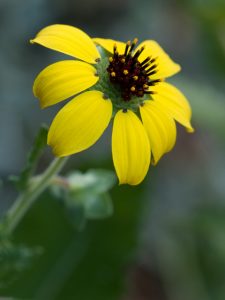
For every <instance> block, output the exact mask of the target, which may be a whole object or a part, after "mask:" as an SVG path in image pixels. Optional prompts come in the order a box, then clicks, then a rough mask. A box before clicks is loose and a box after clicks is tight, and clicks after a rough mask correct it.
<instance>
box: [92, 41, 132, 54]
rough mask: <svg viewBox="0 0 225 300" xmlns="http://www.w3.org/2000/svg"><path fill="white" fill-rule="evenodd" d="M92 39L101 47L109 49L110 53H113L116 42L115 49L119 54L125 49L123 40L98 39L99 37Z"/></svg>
mask: <svg viewBox="0 0 225 300" xmlns="http://www.w3.org/2000/svg"><path fill="white" fill-rule="evenodd" d="M93 41H94V42H95V43H96V44H97V45H100V46H101V47H102V48H104V49H105V50H107V51H109V52H110V53H113V47H114V45H115V44H116V46H117V50H118V52H119V54H123V53H124V51H125V47H126V44H125V43H123V42H119V41H114V40H110V39H100V38H94V39H93Z"/></svg>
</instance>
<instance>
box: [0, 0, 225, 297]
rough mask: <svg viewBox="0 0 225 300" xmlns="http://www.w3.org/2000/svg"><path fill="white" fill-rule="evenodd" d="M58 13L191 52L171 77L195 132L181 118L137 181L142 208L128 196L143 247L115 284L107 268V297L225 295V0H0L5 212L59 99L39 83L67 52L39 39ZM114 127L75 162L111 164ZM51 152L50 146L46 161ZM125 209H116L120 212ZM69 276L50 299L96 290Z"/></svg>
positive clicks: (174, 53)
mask: <svg viewBox="0 0 225 300" xmlns="http://www.w3.org/2000/svg"><path fill="white" fill-rule="evenodd" d="M55 23H62V24H70V25H74V26H77V27H80V28H81V29H83V30H84V31H86V32H87V33H88V34H89V35H90V36H93V37H105V38H113V39H118V40H124V41H126V40H129V39H132V38H134V37H138V38H139V40H140V41H141V40H143V39H155V40H156V41H158V42H159V43H160V44H161V45H162V47H163V48H164V49H165V50H166V51H167V52H168V53H169V54H170V55H171V57H172V58H173V59H174V60H175V61H177V62H179V63H180V64H181V66H182V73H181V74H180V75H176V77H175V78H172V79H171V80H170V82H172V83H174V84H175V85H176V86H177V87H179V88H180V89H181V90H182V91H183V93H184V94H185V95H186V96H187V98H188V99H189V101H190V103H191V105H192V109H193V125H194V127H195V129H196V132H195V133H194V134H193V135H189V134H187V133H186V132H185V131H184V129H183V128H180V127H179V126H178V139H177V144H176V146H175V149H174V150H173V151H172V152H171V153H169V154H167V155H166V156H165V157H164V158H163V159H162V160H161V161H160V162H159V164H158V166H156V167H152V168H151V170H150V172H149V175H148V176H147V179H146V180H145V182H144V184H143V185H142V186H141V187H138V188H137V190H136V191H137V192H136V194H135V195H136V198H137V201H138V203H139V204H137V203H136V202H135V203H136V204H135V205H137V206H138V207H139V209H138V210H137V211H138V212H137V215H136V216H135V217H134V216H133V215H132V213H133V212H132V213H131V210H129V209H128V210H127V213H126V211H124V209H125V208H124V207H126V206H124V207H123V213H124V216H125V217H126V216H127V218H128V219H129V220H131V221H130V222H131V223H132V222H134V221H132V220H135V222H134V223H135V224H133V223H132V236H133V242H132V243H131V244H129V243H128V244H129V246H127V247H128V248H126V249H127V250H126V251H127V252H126V253H127V255H128V256H129V253H130V252H129V251H131V253H135V254H134V255H132V258H131V259H130V260H129V259H128V261H127V260H124V261H123V262H122V263H124V264H125V265H126V267H125V268H123V271H122V273H121V274H120V277H119V278H120V282H116V281H115V282H116V283H115V282H114V286H112V283H111V282H110V280H109V286H108V287H110V288H111V289H110V288H108V289H106V290H107V291H108V294H104V293H103V294H104V295H107V296H104V297H105V298H103V299H107V300H108V299H123V300H145V299H146V300H147V299H153V300H162V299H169V300H180V299H182V300H195V299H196V300H197V299H198V300H211V299H212V300H224V299H225V285H224V283H225V155H224V154H225V151H224V150H225V84H224V79H225V1H223V0H205V1H203V0H189V1H188V0H180V1H178V0H177V1H176V0H168V1H166V0H158V1H151V0H139V1H134V0H130V1H129V0H122V1H121V0H120V1H119V0H114V1H105V0H93V1H91V0H82V1H76V0H54V1H53V0H0V36H1V46H0V175H1V178H2V180H3V182H4V183H5V188H4V189H1V191H0V197H1V198H0V209H1V214H2V213H3V211H4V210H5V209H6V208H7V207H8V206H9V205H10V203H11V201H12V200H13V198H14V194H15V191H14V189H13V188H12V186H11V185H10V183H9V182H8V180H7V178H8V176H9V175H10V174H17V173H18V172H19V170H20V169H21V168H22V166H23V165H24V162H25V160H26V155H27V152H28V150H29V149H30V146H31V144H32V142H33V139H34V136H35V134H36V132H37V130H38V128H39V126H40V124H41V123H43V122H45V123H47V124H50V122H51V119H52V117H53V116H54V114H55V112H56V111H57V110H58V109H59V106H57V107H51V108H48V109H46V110H41V109H40V108H39V104H38V101H37V100H36V99H35V98H34V96H33V94H32V83H33V80H34V78H35V76H36V75H37V74H38V73H39V72H40V70H41V69H43V68H44V67H45V66H47V65H49V64H50V63H52V62H54V61H57V60H60V59H61V58H62V55H60V54H57V53H55V52H53V51H50V50H47V49H44V48H41V47H38V46H36V45H31V44H30V43H29V40H30V39H31V38H32V37H34V36H35V34H36V33H37V32H38V31H39V30H40V29H42V28H43V27H45V26H46V25H50V24H55ZM110 134H111V132H110V129H109V130H107V132H106V134H105V135H104V137H103V139H101V141H99V142H98V143H97V144H96V145H95V146H94V147H93V148H92V149H90V150H88V151H86V152H84V153H81V154H78V155H77V156H74V157H73V158H72V160H71V164H70V165H69V166H68V169H72V168H74V167H75V168H81V169H82V170H86V169H87V168H88V167H99V168H103V167H108V168H111V167H112V161H111V149H110V139H109V136H110ZM93 151H95V156H93ZM51 159H52V154H51V152H50V151H49V150H48V151H46V153H45V155H44V157H43V160H42V165H43V166H46V164H47V163H48V161H50V160H51ZM129 189H130V191H134V188H131V187H130V188H129V187H117V188H116V191H115V192H114V193H113V195H114V197H115V198H114V202H115V205H120V204H118V203H119V202H122V203H126V205H129V206H132V205H134V203H133V201H135V200H134V199H133V200H132V196H131V192H130V191H129ZM126 199H127V200H126ZM122 205H123V204H122ZM119 209H120V208H118V209H117V210H115V214H119V215H120V213H119ZM125 210H126V209H125ZM129 212H130V213H131V215H132V216H133V217H131V215H129ZM43 218H44V216H43ZM115 218H117V216H115ZM118 218H119V217H118ZM39 222H40V221H39ZM118 222H119V221H118ZM39 225H40V224H39ZM34 226H35V225H34ZM121 226H123V222H122V223H121ZM99 227H100V228H101V226H100V225H99ZM100 228H99V231H100V232H101V229H100ZM126 230H129V226H128V227H126ZM106 234H107V233H106ZM120 234H124V235H126V232H123V233H122V232H121V233H120V232H119V231H118V228H117V231H112V239H113V237H114V236H117V235H120ZM121 238H122V237H121ZM124 239H126V238H125V237H124ZM90 249H91V248H90ZM114 250H115V249H114ZM106 251H109V252H108V258H107V260H110V258H111V259H112V261H113V258H114V255H115V252H114V251H112V252H110V250H109V249H108V250H106ZM115 251H116V250H115ZM124 257H126V255H125V254H124ZM91 259H92V260H93V259H95V258H93V257H92V258H91ZM125 261H126V263H125ZM105 263H106V262H105ZM98 264H99V265H100V267H99V268H100V270H102V269H101V263H100V262H98ZM120 266H121V265H120ZM103 269H104V268H103ZM118 270H120V268H118V269H116V270H113V271H112V270H111V271H110V268H109V270H108V271H107V272H106V271H105V272H106V273H107V274H111V273H110V272H114V273H112V274H111V275H109V276H112V277H113V276H114V277H115V278H116V277H117V275H118V273H116V272H119V271H118ZM71 272H72V271H71ZM71 274H72V273H71ZM71 274H70V276H72V275H71ZM93 274H95V273H93ZM102 274H103V273H102ZM104 274H105V273H104ZM100 277H101V276H100ZM103 277H104V276H103ZM114 277H113V278H114ZM101 278H102V277H101ZM67 279H68V278H67ZM67 279H66V280H67ZM66 280H64V281H63V282H64V286H63V287H62V289H61V291H58V294H57V296H55V294H54V293H53V294H52V295H54V296H51V297H50V296H48V298H42V299H48V300H49V299H74V298H73V297H75V296H77V295H80V296H78V298H77V299H82V300H83V299H84V300H86V299H88V300H89V299H90V298H88V297H89V296H88V294H85V293H86V292H85V293H84V290H85V285H84V286H83V290H81V292H80V294H79V293H78V294H76V288H74V290H73V288H72V286H73V280H72V279H71V282H69V283H68V282H67V281H66ZM95 280H96V282H97V280H98V279H95ZM99 280H100V281H101V280H102V279H99ZM96 285H97V286H98V282H97V283H96ZM52 286H54V282H53V285H52ZM68 286H69V287H70V288H68ZM106 286H107V285H106ZM115 286H116V288H115ZM100 287H101V285H100ZM63 288H64V290H63ZM50 290H51V289H50ZM66 290H68V294H66V292H65V291H66ZM90 290H91V289H90ZM115 290H116V291H117V292H115ZM82 291H83V293H84V294H82ZM21 293H22V292H21ZM30 293H31V294H32V292H30ZM60 293H61V294H60ZM22 294H23V293H22ZM48 295H49V294H48ZM60 295H61V296H60ZM62 295H64V298H62ZM100 295H101V288H99V294H98V292H97V290H95V293H94V292H93V291H92V297H93V298H92V299H97V300H99V299H102V298H101V296H100ZM57 297H58V298H57Z"/></svg>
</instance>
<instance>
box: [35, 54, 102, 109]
mask: <svg viewBox="0 0 225 300" xmlns="http://www.w3.org/2000/svg"><path fill="white" fill-rule="evenodd" d="M98 79H99V78H98V76H96V69H95V68H94V67H93V66H91V65H89V64H87V63H84V62H81V61H75V60H65V61H60V62H57V63H54V64H52V65H50V66H48V67H47V68H45V69H44V70H43V71H42V72H41V73H40V74H39V75H38V76H37V78H36V79H35V81H34V86H33V93H34V95H35V97H37V98H38V99H39V100H40V104H41V107H42V108H44V107H47V106H50V105H53V104H55V103H58V102H60V101H62V100H65V99H67V98H69V97H71V96H74V95H76V94H78V93H80V92H82V91H84V90H85V89H87V88H89V87H91V86H92V85H94V84H95V83H96V82H97V81H98Z"/></svg>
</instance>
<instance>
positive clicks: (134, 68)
mask: <svg viewBox="0 0 225 300" xmlns="http://www.w3.org/2000/svg"><path fill="white" fill-rule="evenodd" d="M137 41H138V40H137V39H134V40H133V42H130V41H128V42H127V43H126V46H125V50H124V53H123V54H119V53H118V50H117V45H116V44H115V45H114V48H113V55H112V56H110V57H109V65H108V67H107V71H108V73H109V78H110V81H111V82H112V83H113V84H115V85H118V86H119V87H120V90H121V96H122V99H123V100H124V101H130V100H131V99H132V96H136V97H143V96H144V95H145V94H153V92H152V91H150V90H149V87H150V86H153V85H155V84H156V83H157V82H159V81H160V80H151V79H150V77H151V75H153V74H155V73H156V72H157V69H156V68H157V64H156V63H155V61H156V58H153V57H150V56H148V57H146V59H144V60H143V61H142V62H139V60H138V57H139V56H140V54H141V53H142V52H143V51H144V47H141V48H140V49H139V50H137V51H136V52H134V48H135V46H136V44H137Z"/></svg>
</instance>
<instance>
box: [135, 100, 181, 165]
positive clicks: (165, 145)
mask: <svg viewBox="0 0 225 300" xmlns="http://www.w3.org/2000/svg"><path fill="white" fill-rule="evenodd" d="M140 113H141V118H142V121H143V124H144V127H145V129H146V131H147V134H148V137H149V141H150V144H151V148H152V154H153V164H156V163H157V162H158V161H159V159H160V158H161V156H162V155H163V154H164V153H166V152H169V151H170V150H171V149H172V148H173V146H174V144H175V142H176V125H175V122H174V120H173V119H172V118H171V117H170V116H169V115H167V114H166V113H165V112H164V109H161V107H160V105H158V104H156V103H155V102H154V101H151V100H149V101H145V103H144V105H143V106H141V107H140Z"/></svg>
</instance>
